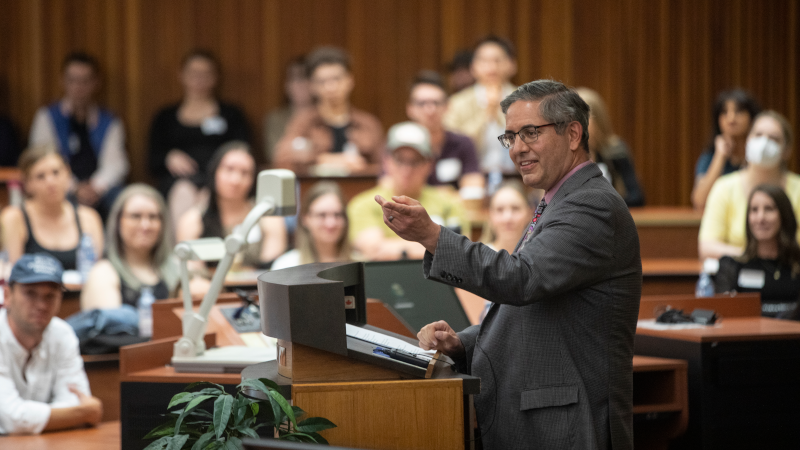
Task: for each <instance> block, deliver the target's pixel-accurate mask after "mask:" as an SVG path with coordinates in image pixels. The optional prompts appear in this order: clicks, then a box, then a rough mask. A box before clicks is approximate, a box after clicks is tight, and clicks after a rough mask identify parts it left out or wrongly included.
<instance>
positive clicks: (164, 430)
mask: <svg viewBox="0 0 800 450" xmlns="http://www.w3.org/2000/svg"><path fill="white" fill-rule="evenodd" d="M172 434H175V420H170V421H169V422H167V423H162V424H161V425H159V426H157V427H155V428H153V429H152V430H150V432H149V433H147V435H146V436H145V437H143V438H142V439H155V438H157V437H162V436H169V435H172Z"/></svg>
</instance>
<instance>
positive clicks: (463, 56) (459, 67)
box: [447, 50, 475, 94]
mask: <svg viewBox="0 0 800 450" xmlns="http://www.w3.org/2000/svg"><path fill="white" fill-rule="evenodd" d="M471 65H472V50H459V51H457V52H456V54H455V55H453V59H452V60H451V61H450V64H448V65H447V87H448V89H449V90H450V93H451V94H455V93H456V92H460V91H463V90H464V89H466V88H468V87H470V86H472V85H473V84H474V83H475V77H473V76H472V71H470V66H471Z"/></svg>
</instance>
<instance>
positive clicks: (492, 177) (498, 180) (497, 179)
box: [486, 168, 503, 196]
mask: <svg viewBox="0 0 800 450" xmlns="http://www.w3.org/2000/svg"><path fill="white" fill-rule="evenodd" d="M502 183H503V172H501V171H500V169H499V168H497V169H495V170H492V171H491V172H489V177H488V180H486V194H487V195H489V196H492V195H494V193H495V192H497V189H498V188H499V187H500V185H501V184H502Z"/></svg>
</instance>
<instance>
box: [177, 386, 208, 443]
mask: <svg viewBox="0 0 800 450" xmlns="http://www.w3.org/2000/svg"><path fill="white" fill-rule="evenodd" d="M212 397H213V395H200V396H197V397H195V398H193V399H192V401H190V402H189V404H188V405H186V408H184V409H183V412H182V413H181V415H180V416H179V417H178V420H177V421H176V422H175V430H176V432H177V430H180V428H181V422H183V419H184V418H185V417H186V415H187V414H188V413H189V412H190V411H192V410H193V409H194V408H197V406H198V405H200V403H203V402H204V401H206V400H208V399H210V398H212ZM179 448H180V447H179Z"/></svg>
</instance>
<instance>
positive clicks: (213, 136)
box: [150, 50, 249, 220]
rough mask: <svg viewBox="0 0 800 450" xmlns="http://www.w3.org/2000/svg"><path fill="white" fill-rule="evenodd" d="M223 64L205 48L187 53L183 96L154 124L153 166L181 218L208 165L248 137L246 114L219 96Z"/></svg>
mask: <svg viewBox="0 0 800 450" xmlns="http://www.w3.org/2000/svg"><path fill="white" fill-rule="evenodd" d="M218 79H219V63H218V61H217V59H216V58H215V57H214V55H212V54H211V53H209V52H207V51H204V50H193V51H191V52H189V53H188V54H187V55H186V56H185V57H184V58H183V62H182V64H181V72H180V80H181V84H182V85H183V92H184V93H183V99H182V100H181V101H180V102H179V103H177V104H174V105H170V106H167V107H165V108H163V109H162V110H161V111H159V112H158V113H157V114H156V116H155V118H154V119H153V124H152V126H151V128H150V169H151V171H152V172H151V173H152V175H153V176H154V177H156V178H157V179H158V189H159V191H161V194H162V195H164V197H165V198H166V199H167V203H168V204H169V207H170V210H171V212H172V218H173V220H178V219H179V218H180V217H181V215H182V214H183V213H184V212H186V211H187V210H188V209H189V208H190V207H192V206H194V205H196V204H197V203H198V202H199V201H200V199H201V198H202V197H200V196H199V194H200V192H199V189H200V188H201V187H203V186H205V184H206V179H205V175H206V168H207V163H208V161H209V159H211V155H213V154H214V151H215V150H216V149H218V148H219V146H220V145H222V144H224V143H225V142H228V141H232V140H241V141H248V139H249V130H248V127H247V120H246V119H245V116H244V113H242V111H241V110H240V109H239V108H237V107H236V106H233V105H231V104H228V103H224V102H222V101H220V100H219V99H218V98H217V95H216V92H215V90H216V87H217V82H218Z"/></svg>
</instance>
